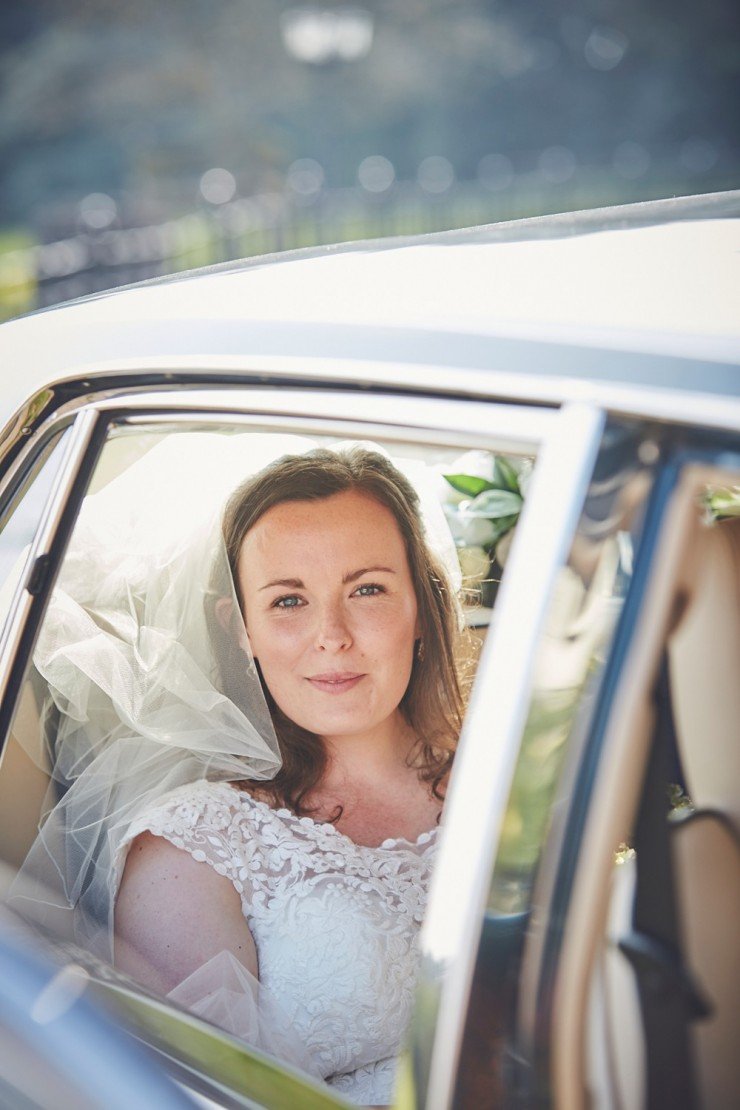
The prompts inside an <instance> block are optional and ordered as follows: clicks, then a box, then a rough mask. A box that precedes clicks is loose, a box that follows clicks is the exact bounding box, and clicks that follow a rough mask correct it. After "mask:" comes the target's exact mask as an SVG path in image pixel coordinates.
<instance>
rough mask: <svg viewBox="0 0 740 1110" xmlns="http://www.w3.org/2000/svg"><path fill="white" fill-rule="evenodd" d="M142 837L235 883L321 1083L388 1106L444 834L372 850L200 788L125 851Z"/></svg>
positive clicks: (145, 824) (227, 789)
mask: <svg viewBox="0 0 740 1110" xmlns="http://www.w3.org/2000/svg"><path fill="white" fill-rule="evenodd" d="M145 830H148V831H150V832H152V833H154V834H155V835H157V836H163V837H165V838H166V839H167V840H169V841H170V842H171V843H172V844H174V845H175V846H176V847H178V848H182V849H184V850H186V851H187V852H189V853H190V854H191V855H192V857H193V859H195V860H199V861H204V862H206V863H209V864H210V865H211V866H212V867H213V868H214V869H215V870H216V871H217V872H218V873H219V874H221V875H224V876H225V877H226V878H227V879H229V880H230V882H231V883H232V884H233V885H234V887H235V888H236V890H237V891H238V893H239V895H240V896H241V901H242V908H243V911H244V916H245V918H246V920H247V922H248V924H249V928H250V931H251V933H252V936H253V937H254V941H255V946H256V949H257V956H258V962H259V977H260V988H261V990H262V991H263V992H267V994H268V995H269V997H270V999H271V1000H273V1001H274V1002H276V1003H277V1004H278V1006H279V1007H280V1008H281V1009H282V1011H283V1013H284V1014H286V1015H287V1017H288V1019H289V1021H290V1023H291V1026H292V1028H293V1029H294V1030H295V1032H296V1033H297V1034H298V1037H299V1038H300V1041H301V1043H302V1045H303V1046H304V1048H305V1049H306V1050H307V1052H308V1054H309V1056H310V1058H311V1060H312V1061H313V1063H314V1064H315V1067H316V1070H317V1071H318V1074H320V1075H321V1076H322V1077H323V1078H324V1079H326V1081H327V1082H328V1083H330V1084H331V1085H332V1086H333V1087H334V1088H335V1089H338V1090H340V1091H341V1092H342V1093H343V1094H344V1095H345V1096H346V1097H348V1098H350V1099H352V1100H353V1101H357V1102H363V1103H366V1104H368V1103H370V1104H373V1103H374V1104H382V1103H388V1102H390V1101H391V1091H392V1085H393V1077H394V1068H395V1058H396V1056H397V1054H398V1051H399V1048H400V1044H401V1041H402V1039H403V1036H404V1032H405V1029H406V1026H407V1023H408V1020H409V1018H410V1014H411V1006H412V998H413V990H414V982H415V973H416V963H417V937H418V931H419V926H420V924H421V920H422V916H423V913H424V908H425V904H426V896H427V887H428V880H429V873H430V866H431V860H432V855H433V849H434V845H435V842H436V839H437V837H436V829H435V830H433V831H432V832H429V833H423V834H422V835H421V836H420V837H419V839H418V840H417V841H416V842H410V841H408V840H404V839H394V840H386V841H384V842H383V843H382V844H381V845H380V846H379V847H376V848H370V847H365V846H362V845H358V844H355V843H354V842H353V841H352V840H350V839H349V838H348V837H347V836H345V835H344V834H343V833H341V832H339V831H338V830H337V829H336V828H335V827H334V826H333V825H330V824H322V823H318V822H316V821H314V820H313V819H312V818H310V817H297V816H296V815H295V814H293V813H292V812H291V811H290V810H287V809H278V810H275V809H272V808H271V807H270V806H269V805H267V804H266V803H265V802H262V801H259V800H257V799H255V798H253V797H252V796H251V795H249V794H246V793H243V792H239V791H237V790H236V789H235V788H234V787H232V786H230V785H229V784H228V783H211V782H206V781H204V780H201V781H200V782H196V783H193V784H192V785H189V786H186V787H181V788H179V789H177V790H174V791H172V792H171V793H170V794H169V795H167V796H166V797H164V798H163V799H161V801H160V802H159V803H157V805H156V806H155V807H153V808H151V809H149V810H147V811H146V812H145V813H142V814H141V815H140V816H139V817H138V818H137V820H136V821H135V822H134V823H133V824H132V826H131V828H130V829H129V832H128V835H127V837H126V844H125V846H124V847H126V846H127V845H129V844H130V843H131V841H132V840H133V838H134V837H135V836H137V835H138V834H139V833H141V832H143V831H145ZM123 862H124V861H123V858H121V860H120V861H119V868H120V871H122V868H123ZM119 873H120V872H119Z"/></svg>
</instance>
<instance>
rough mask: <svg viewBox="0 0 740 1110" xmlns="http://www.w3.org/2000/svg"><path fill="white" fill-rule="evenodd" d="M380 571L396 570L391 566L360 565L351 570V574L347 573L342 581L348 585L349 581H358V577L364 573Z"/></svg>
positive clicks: (391, 571) (392, 571) (391, 572)
mask: <svg viewBox="0 0 740 1110" xmlns="http://www.w3.org/2000/svg"><path fill="white" fill-rule="evenodd" d="M378 571H382V572H383V573H384V574H395V573H396V572H395V570H392V568H391V567H360V569H359V570H352V571H350V572H349V574H345V576H344V578H343V579H342V582H343V584H344V585H346V584H347V583H348V582H356V581H357V579H358V578H362V576H363V574H370V573H373V574H377V573H378Z"/></svg>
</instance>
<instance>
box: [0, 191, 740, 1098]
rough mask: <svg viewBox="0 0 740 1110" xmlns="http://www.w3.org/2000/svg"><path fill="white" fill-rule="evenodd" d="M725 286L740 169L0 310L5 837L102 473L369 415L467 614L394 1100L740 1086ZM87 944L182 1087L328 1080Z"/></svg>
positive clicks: (13, 833) (21, 839) (254, 1090)
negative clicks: (469, 666) (161, 448)
mask: <svg viewBox="0 0 740 1110" xmlns="http://www.w3.org/2000/svg"><path fill="white" fill-rule="evenodd" d="M739 307H740V192H735V193H724V194H716V195H712V196H706V197H689V198H676V199H672V200H665V201H655V202H645V203H640V204H637V205H630V206H625V207H621V208H612V209H604V210H591V211H585V212H582V213H569V214H562V215H556V216H547V217H540V218H537V219H532V220H524V221H518V222H513V223H510V224H503V225H492V226H490V227H483V228H472V229H466V230H462V231H454V232H445V233H440V234H435V235H431V236H420V237H415V238H408V239H390V240H381V241H376V242H368V243H358V244H342V245H338V246H335V247H329V248H318V249H315V250H309V251H296V252H288V253H286V254H284V255H274V256H270V257H266V258H262V259H256V260H254V259H250V260H248V261H246V262H243V263H229V264H226V265H222V266H215V267H211V268H210V269H207V270H203V271H196V272H192V273H188V274H184V275H177V276H175V277H171V278H163V279H156V280H152V281H149V282H144V283H142V284H139V285H136V286H132V287H129V288H127V289H122V290H116V291H113V292H110V293H102V294H97V295H94V296H92V297H88V298H85V299H82V300H80V301H75V302H71V303H69V304H66V305H62V306H59V307H55V308H52V309H47V310H45V311H42V312H39V313H36V314H32V315H29V316H27V317H24V318H20V319H17V320H14V321H11V322H9V323H7V324H5V325H3V327H2V328H1V329H0V358H1V359H2V368H3V407H4V417H3V420H4V430H3V431H2V433H1V434H0V527H1V528H2V531H1V532H0V576H1V577H2V583H3V585H2V591H1V592H0V601H1V603H2V617H3V620H4V627H3V632H2V640H1V641H0V743H1V744H2V745H3V754H2V761H1V762H0V857H1V858H2V860H3V862H4V863H5V864H6V865H8V866H10V867H17V866H18V865H20V863H21V862H22V860H23V858H24V856H25V853H26V851H27V850H28V846H29V845H30V843H31V841H32V839H33V836H34V834H35V830H36V826H37V823H38V819H39V815H40V813H41V812H42V809H43V798H44V795H45V794H46V791H47V789H48V786H49V782H48V774H45V773H44V760H43V754H41V756H40V757H39V760H38V762H39V763H40V764H41V767H40V768H39V766H38V765H36V764H34V763H33V762H32V761H31V760H30V759H29V758H28V756H27V754H26V751H27V750H28V749H29V748H33V747H34V745H35V747H36V749H38V747H39V738H40V736H41V735H42V731H43V727H44V723H43V722H42V721H41V720H40V717H39V704H40V702H39V689H38V676H36V675H34V672H33V652H34V644H35V643H36V642H37V637H38V635H39V630H40V629H41V628H42V627H43V621H44V613H45V610H46V607H47V605H48V602H49V597H50V595H51V592H52V590H53V587H54V583H55V579H56V577H57V574H58V572H59V569H60V566H62V565H63V561H64V555H65V549H66V548H67V546H68V543H69V540H70V536H71V535H73V533H74V528H75V524H76V519H77V516H78V514H79V512H80V508H81V506H82V505H83V504H84V502H85V498H86V496H87V495H88V493H89V492H90V491H91V490H94V489H99V488H101V487H102V486H103V485H105V483H106V482H109V481H110V480H111V478H112V476H114V475H117V474H122V473H125V472H126V471H127V468H129V467H130V466H132V465H133V464H134V462H135V461H136V460H137V459H139V458H141V457H142V456H143V455H144V453H146V452H149V451H151V450H153V449H154V448H155V447H156V445H157V444H160V443H162V442H163V441H168V440H170V439H171V438H172V437H175V436H184V437H192V438H191V440H190V441H189V442H192V444H193V451H192V452H191V454H192V455H193V457H194V458H195V459H196V464H195V467H196V471H197V465H198V459H199V457H200V456H198V455H197V454H196V451H200V450H201V446H202V444H204V443H206V442H211V440H212V439H213V438H214V437H215V439H219V437H220V438H221V439H223V438H224V437H231V438H232V439H233V438H234V437H247V439H248V440H249V443H251V442H256V440H255V439H254V437H258V436H265V435H267V436H274V435H280V436H283V435H288V436H294V435H298V436H301V437H303V438H304V439H305V438H307V439H309V440H310V441H312V442H317V443H327V442H329V443H334V442H338V441H343V440H347V439H361V440H371V441H373V442H376V443H379V444H381V445H383V447H384V448H385V449H386V450H388V451H389V452H390V453H391V454H392V455H393V457H394V458H397V459H400V460H402V461H403V462H405V463H408V465H409V466H416V467H422V468H423V469H424V472H425V473H426V474H427V475H428V476H429V477H430V480H431V482H432V486H433V488H434V489H435V490H436V491H437V494H436V495H437V496H438V497H439V500H440V504H441V506H442V511H443V513H444V514H445V515H446V518H447V521H448V523H449V525H450V527H451V529H452V534H453V535H454V536H455V537H456V542H457V545H458V557H459V561H460V565H461V567H462V574H463V584H464V585H465V586H466V588H467V591H468V602H469V604H468V605H467V607H466V619H467V621H468V624H469V627H470V630H471V631H470V636H471V637H473V638H474V639H477V640H478V641H479V643H480V651H479V658H478V660H477V663H476V667H475V676H474V680H472V686H471V690H470V696H469V702H468V708H467V712H466V718H465V724H464V730H463V735H462V738H461V741H460V748H459V752H458V755H457V757H456V762H455V769H454V773H453V777H452V781H451V784H450V789H449V792H448V796H447V800H446V805H445V815H444V821H443V830H442V837H441V842H440V851H439V857H438V861H437V864H436V867H435V872H434V877H433V884H432V889H431V892H430V900H429V906H428V910H427V914H426V918H425V921H424V925H423V928H422V933H421V940H420V950H421V957H420V970H419V978H418V986H417V993H416V1004H415V1011H414V1017H413V1020H412V1023H411V1027H410V1029H409V1033H408V1040H407V1044H406V1048H405V1050H404V1053H403V1055H402V1057H401V1061H400V1064H399V1068H398V1076H397V1083H396V1095H395V1099H396V1101H395V1105H396V1106H397V1107H398V1108H399V1110H410V1108H412V1107H413V1108H419V1110H421V1108H422V1107H423V1108H425V1110H446V1108H448V1107H453V1106H454V1107H465V1108H467V1107H470V1108H476V1110H477V1108H485V1107H498V1106H522V1107H542V1106H555V1107H562V1108H567V1110H578V1108H585V1107H587V1106H596V1107H604V1108H609V1110H611V1108H615V1110H616V1108H617V1107H640V1106H648V1107H651V1108H653V1107H663V1106H667V1105H671V1106H674V1107H675V1106H678V1107H689V1106H707V1107H724V1106H727V1107H730V1106H736V1105H738V1104H739V1103H740V1068H739V1060H738V1053H737V1043H738V1035H739V1034H740V846H739V845H740V839H739V838H740V803H739V801H738V799H740V743H739V742H738V741H739V740H740V736H739V734H738V721H740V682H738V680H737V676H738V674H740V605H739V604H738V602H740V519H738V516H739V515H740V509H739V505H740V495H739V492H738V491H739V489H740V312H739V311H738V309H739ZM203 437H205V439H204V438H203ZM209 437H210V439H209ZM249 437H252V439H249ZM185 442H188V441H187V438H186V441H185ZM492 493H493V494H497V495H501V494H507V495H508V496H504V497H501V496H496V497H492V496H490V495H491V494H492ZM481 499H482V500H481ZM492 580H493V581H494V588H493V589H490V588H489V587H486V586H485V585H484V584H485V583H487V582H490V581H492ZM499 580H500V581H499ZM47 940H48V938H47ZM50 943H52V944H53V945H54V946H55V950H56V951H57V952H58V953H61V958H62V959H64V958H66V959H68V960H69V961H70V962H76V963H79V962H80V961H81V960H83V961H84V960H85V954H84V953H80V951H79V950H78V949H77V948H75V946H74V944H73V943H72V942H71V941H70V940H69V939H68V938H66V939H65V938H64V937H62V936H57V937H56V938H53V939H52V941H51V942H50ZM65 953H66V956H65ZM85 966H86V967H87V970H88V976H89V980H90V984H91V985H90V987H89V989H90V990H91V991H92V992H93V993H95V992H97V994H98V995H100V996H101V997H104V998H106V999H107V1003H108V1005H113V1006H114V1007H116V1009H117V1012H118V1013H119V1015H120V1020H121V1023H122V1026H123V1027H125V1028H126V1029H128V1030H129V1031H131V1030H133V1035H135V1036H136V1037H137V1038H138V1039H139V1040H140V1041H143V1042H144V1043H145V1044H146V1045H148V1046H149V1048H150V1050H151V1051H152V1052H153V1053H154V1054H155V1056H156V1058H157V1059H158V1060H159V1062H160V1063H161V1066H162V1068H163V1069H164V1070H165V1071H167V1072H169V1073H170V1074H171V1075H173V1076H175V1077H176V1078H177V1080H178V1082H179V1083H180V1084H181V1087H183V1088H187V1089H189V1090H191V1091H193V1092H198V1093H199V1095H200V1096H201V1097H203V1098H207V1099H210V1100H211V1102H212V1103H215V1104H216V1105H223V1106H250V1107H254V1106H262V1107H270V1108H278V1107H288V1106H290V1107H295V1106H300V1107H306V1108H310V1107H317V1108H318V1107H329V1106H341V1105H345V1103H344V1102H343V1101H342V1099H341V1098H340V1097H339V1096H338V1095H336V1094H332V1093H330V1092H329V1091H328V1090H327V1089H325V1088H322V1087H321V1086H319V1085H317V1084H316V1083H314V1082H312V1081H311V1080H310V1079H308V1078H307V1077H305V1076H303V1075H301V1074H300V1073H298V1072H297V1071H295V1070H294V1069H292V1068H291V1067H289V1066H288V1065H283V1064H281V1063H280V1062H279V1061H277V1060H275V1059H273V1058H271V1057H268V1056H265V1055H264V1054H261V1053H260V1052H258V1051H257V1050H255V1049H252V1048H250V1047H249V1046H247V1045H245V1044H243V1043H240V1042H238V1041H236V1040H235V1039H234V1038H231V1037H230V1036H229V1035H227V1034H226V1033H223V1032H222V1031H220V1030H218V1029H217V1028H215V1027H214V1026H211V1025H209V1024H208V1023H206V1022H204V1021H202V1020H200V1019H199V1018H197V1017H195V1016H193V1015H192V1014H189V1013H187V1012H185V1011H183V1010H181V1009H178V1008H177V1007H176V1006H174V1005H171V1004H169V1003H167V1002H166V1001H164V1000H162V999H159V998H156V997H154V996H152V995H151V994H149V993H148V992H146V991H144V990H143V989H141V988H139V987H137V986H136V984H135V983H133V982H132V981H131V980H129V979H127V978H126V977H125V976H123V975H122V974H120V973H119V972H118V971H116V970H115V969H113V968H111V967H110V966H107V965H105V964H101V963H100V961H97V962H96V961H94V960H92V959H89V960H88V962H87V963H86V965H85ZM128 1035H131V1033H130V1032H129V1034H128Z"/></svg>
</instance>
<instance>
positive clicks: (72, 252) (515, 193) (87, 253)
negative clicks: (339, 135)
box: [0, 174, 670, 318]
mask: <svg viewBox="0 0 740 1110" xmlns="http://www.w3.org/2000/svg"><path fill="white" fill-rule="evenodd" d="M669 191H670V190H669ZM649 195H656V196H658V195H666V194H665V193H664V192H661V190H660V189H658V188H656V187H653V188H652V189H650V190H645V189H644V188H643V190H642V193H641V194H640V195H637V194H636V195H635V196H625V189H624V182H621V183H618V184H616V183H615V182H614V180H613V178H612V177H611V176H609V175H604V174H598V175H596V174H594V175H593V176H592V177H590V178H586V179H584V177H583V175H579V177H578V180H577V182H570V183H568V184H567V185H566V184H561V185H557V184H552V183H550V184H548V185H547V186H543V183H542V180H541V178H539V177H537V175H535V174H531V175H520V176H519V178H517V179H515V180H514V181H513V182H509V183H508V184H507V186H506V188H504V189H501V190H492V189H491V188H485V187H483V186H482V185H481V184H480V183H479V182H474V183H462V182H461V183H456V184H454V185H453V186H451V187H449V188H447V189H446V190H445V191H444V193H443V194H440V195H433V194H430V193H429V192H425V191H424V190H423V189H422V188H421V187H420V186H419V185H418V184H416V183H414V184H403V183H396V184H395V185H394V186H393V188H392V189H389V190H387V191H386V192H384V193H383V194H382V195H374V194H372V193H370V192H368V191H367V190H365V189H362V188H359V187H357V188H348V189H332V190H328V189H325V190H322V191H320V192H318V193H316V194H315V195H312V196H310V197H306V196H300V195H296V194H295V193H294V192H290V191H288V190H286V191H285V192H284V193H263V194H260V195H257V196H252V197H247V198H243V199H237V200H233V201H230V202H229V203H226V204H222V205H218V206H215V205H214V206H209V207H208V208H204V209H201V210H198V211H195V212H191V213H188V214H186V215H182V216H178V217H177V218H174V219H169V220H165V221H164V222H162V223H157V224H146V225H143V226H110V227H107V228H105V229H101V230H94V229H92V228H89V227H87V228H84V229H82V228H80V227H79V225H78V226H76V227H75V226H73V227H72V229H71V232H72V233H71V234H69V235H67V236H66V237H65V238H60V239H57V240H56V241H55V242H47V243H37V244H28V245H25V246H16V247H15V249H10V250H8V249H6V250H5V251H4V252H3V251H2V247H1V246H0V318H8V317H11V316H14V315H17V314H20V313H23V312H28V311H30V310H32V309H35V308H43V307H47V306H48V305H52V304H55V303H57V302H59V301H64V300H69V299H71V298H74V297H79V296H83V295H85V294H87V293H95V292H98V291H101V290H104V289H110V288H112V287H114V286H120V285H126V284H129V283H130V282H135V281H140V280H142V279H144V278H150V277H156V276H159V275H161V274H167V273H175V272H178V271H181V270H189V269H192V268H195V267H198V266H206V265H209V264H211V263H215V262H222V261H228V260H230V259H237V258H245V257H252V256H254V255H260V254H265V253H269V252H272V251H278V250H287V249H291V248H294V247H303V246H312V245H317V244H321V243H332V242H346V241H350V240H356V239H366V238H375V237H385V236H391V235H406V234H413V233H416V232H425V231H438V230H445V229H447V228H454V227H470V226H474V225H477V224H484V223H490V222H494V221H498V220H507V219H516V218H519V217H523V216H528V215H538V214H543V213H545V212H554V211H567V210H575V209H578V208H588V207H594V206H597V205H601V204H610V203H617V202H624V201H625V200H632V199H646V197H647V196H649Z"/></svg>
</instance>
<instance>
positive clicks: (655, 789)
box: [619, 655, 709, 1110]
mask: <svg viewBox="0 0 740 1110" xmlns="http://www.w3.org/2000/svg"><path fill="white" fill-rule="evenodd" d="M654 697H655V702H656V718H655V730H654V734H653V743H652V745H651V749H650V755H649V757H648V765H647V769H646V772H645V779H644V783H643V789H642V797H641V799H640V807H639V811H638V815H637V823H636V827H635V838H634V845H633V846H634V849H635V854H636V864H637V878H636V886H635V897H634V906H633V914H632V931H631V933H630V934H629V936H627V937H625V938H624V939H623V940H621V941H620V943H619V947H620V949H621V951H622V952H623V953H624V954H625V956H626V957H627V958H628V960H629V961H630V963H631V965H632V968H633V970H634V973H635V976H636V979H637V988H638V993H639V997H640V1008H641V1010H642V1023H643V1028H644V1033H645V1060H646V1070H647V1076H646V1089H645V1106H646V1108H647V1110H664V1108H665V1107H667V1106H670V1107H671V1110H697V1107H698V1103H697V1098H696V1082H695V1075H694V1062H693V1053H692V1044H691V1037H690V1029H689V1025H690V1023H691V1022H693V1021H695V1020H696V1019H697V1018H702V1017H706V1016H707V1015H708V1013H709V1010H708V1008H707V1005H706V1003H705V1002H704V1000H703V998H702V996H701V993H700V991H699V990H698V988H697V986H696V984H695V983H694V981H693V979H692V976H691V974H690V972H689V970H688V969H687V968H686V967H685V966H684V963H683V957H682V949H681V935H680V924H679V920H678V916H679V915H678V898H677V892H676V879H675V873H674V868H673V860H672V855H671V844H670V827H669V820H668V811H669V805H668V785H669V783H670V782H672V781H675V776H674V772H675V771H676V770H678V771H679V777H682V776H680V761H679V755H678V746H677V744H676V732H675V723H674V718H673V708H672V705H671V696H670V679H669V672H668V659H667V656H665V655H664V657H663V660H662V663H661V669H660V675H659V679H658V682H657V685H656V690H655V695H654ZM681 785H682V786H683V783H681Z"/></svg>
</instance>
